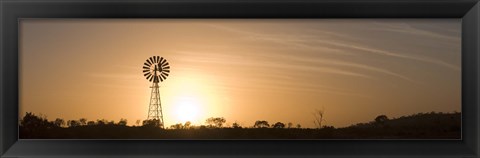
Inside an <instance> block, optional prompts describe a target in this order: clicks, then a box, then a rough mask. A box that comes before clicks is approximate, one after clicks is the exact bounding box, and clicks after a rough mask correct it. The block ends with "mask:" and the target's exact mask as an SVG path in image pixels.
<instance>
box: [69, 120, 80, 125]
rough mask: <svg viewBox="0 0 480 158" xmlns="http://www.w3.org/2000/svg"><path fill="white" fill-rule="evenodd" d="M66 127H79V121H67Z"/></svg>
mask: <svg viewBox="0 0 480 158" xmlns="http://www.w3.org/2000/svg"><path fill="white" fill-rule="evenodd" d="M67 125H68V127H78V126H80V121H77V120H68V121H67Z"/></svg>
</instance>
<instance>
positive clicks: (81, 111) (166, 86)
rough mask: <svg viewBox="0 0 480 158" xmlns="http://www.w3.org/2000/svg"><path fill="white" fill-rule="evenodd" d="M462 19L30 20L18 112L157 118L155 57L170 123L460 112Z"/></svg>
mask: <svg viewBox="0 0 480 158" xmlns="http://www.w3.org/2000/svg"><path fill="white" fill-rule="evenodd" d="M460 37H461V21H460V19H395V20H388V19H303V20H293V19H290V20H286V19H284V20H281V19H276V20H273V19H257V20H254V19H231V20H227V19H177V20H176V19H156V20H155V19H149V20H147V19H144V20H133V19H132V20H113V19H96V20H86V19H22V20H21V21H20V41H19V43H20V56H19V60H20V61H19V64H20V65H19V67H20V74H19V77H20V94H19V96H20V100H19V101H20V116H23V115H24V114H25V112H34V113H36V114H43V115H46V116H47V118H48V119H50V120H52V119H55V118H64V119H67V120H68V119H79V118H87V119H88V120H97V119H107V120H115V121H116V122H117V121H118V120H120V118H125V119H127V120H128V124H130V125H133V124H135V121H136V120H144V119H146V117H147V110H148V103H149V98H150V92H151V90H150V88H149V86H151V82H149V81H147V80H146V79H145V78H144V76H143V74H142V65H143V63H144V62H145V60H146V59H147V58H148V57H150V56H157V55H158V56H162V57H164V58H166V59H167V60H168V62H169V63H170V65H171V73H170V76H169V77H168V78H167V79H166V81H164V82H161V83H160V86H161V87H160V95H161V100H162V107H163V115H164V121H165V124H166V126H167V127H168V126H170V125H172V124H175V123H184V122H185V121H191V122H192V123H193V124H196V125H199V124H204V123H205V119H207V118H209V117H225V118H226V120H227V124H230V125H231V124H232V123H233V122H238V123H239V124H240V125H242V126H247V127H248V126H252V125H253V124H254V122H255V121H256V120H267V121H269V122H270V123H271V124H273V123H275V122H284V123H288V122H292V123H294V124H297V123H299V124H301V125H302V127H314V123H313V120H314V118H313V115H312V112H313V111H314V110H315V109H322V108H324V109H325V120H326V122H325V123H326V124H327V125H333V126H335V127H343V126H348V125H351V124H355V123H359V122H368V121H371V120H373V119H374V118H375V117H376V116H378V115H382V114H385V115H387V116H388V117H399V116H402V115H409V114H413V113H418V112H430V111H437V112H453V111H461V82H460V81H461V38H460Z"/></svg>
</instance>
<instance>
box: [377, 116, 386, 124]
mask: <svg viewBox="0 0 480 158" xmlns="http://www.w3.org/2000/svg"><path fill="white" fill-rule="evenodd" d="M385 121H388V117H387V116H386V115H380V116H377V117H376V118H375V122H376V123H378V124H383V123H385Z"/></svg>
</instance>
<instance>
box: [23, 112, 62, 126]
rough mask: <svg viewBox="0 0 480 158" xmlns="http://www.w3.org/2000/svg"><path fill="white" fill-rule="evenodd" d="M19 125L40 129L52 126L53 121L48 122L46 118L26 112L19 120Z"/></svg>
mask: <svg viewBox="0 0 480 158" xmlns="http://www.w3.org/2000/svg"><path fill="white" fill-rule="evenodd" d="M20 125H21V126H23V127H25V128H28V129H32V130H35V129H39V128H40V129H42V128H52V127H54V126H55V125H54V123H52V122H48V120H47V119H46V118H42V117H39V116H36V115H35V114H33V113H31V112H27V113H26V114H25V116H24V117H23V119H22V120H21V121H20Z"/></svg>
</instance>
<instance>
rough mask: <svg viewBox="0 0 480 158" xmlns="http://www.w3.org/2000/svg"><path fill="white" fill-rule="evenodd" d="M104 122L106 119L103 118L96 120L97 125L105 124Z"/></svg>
mask: <svg viewBox="0 0 480 158" xmlns="http://www.w3.org/2000/svg"><path fill="white" fill-rule="evenodd" d="M106 122H107V121H106V120H105V119H101V120H97V125H99V126H103V125H105V124H106Z"/></svg>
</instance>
